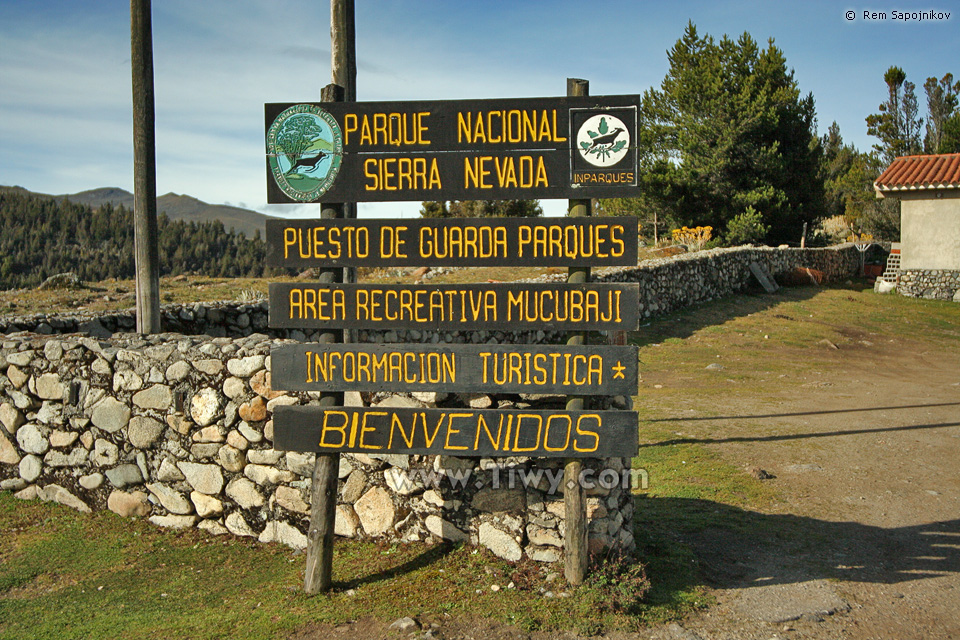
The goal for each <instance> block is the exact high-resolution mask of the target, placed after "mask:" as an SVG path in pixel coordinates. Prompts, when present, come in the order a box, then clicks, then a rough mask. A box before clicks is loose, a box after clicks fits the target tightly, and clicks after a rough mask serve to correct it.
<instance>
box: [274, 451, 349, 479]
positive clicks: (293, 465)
mask: <svg viewBox="0 0 960 640" xmlns="http://www.w3.org/2000/svg"><path fill="white" fill-rule="evenodd" d="M315 460H316V455H315V454H313V453H298V452H296V451H287V469H289V470H290V471H292V472H294V473H295V474H297V475H298V476H303V477H305V478H310V477H313V465H314V461H315ZM340 466H341V467H342V466H343V459H342V458H341V459H340Z"/></svg>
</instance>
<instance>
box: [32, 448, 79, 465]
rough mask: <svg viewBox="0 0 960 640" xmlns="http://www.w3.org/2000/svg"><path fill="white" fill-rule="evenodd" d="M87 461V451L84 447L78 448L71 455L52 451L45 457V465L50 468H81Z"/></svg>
mask: <svg viewBox="0 0 960 640" xmlns="http://www.w3.org/2000/svg"><path fill="white" fill-rule="evenodd" d="M86 461H87V450H86V449H84V448H83V447H77V448H76V449H74V450H73V451H71V452H70V453H69V454H66V453H63V452H62V451H58V450H56V449H51V450H50V451H48V452H47V455H45V456H43V463H44V464H45V465H47V466H48V467H53V468H62V467H80V466H83V464H84V463H85V462H86Z"/></svg>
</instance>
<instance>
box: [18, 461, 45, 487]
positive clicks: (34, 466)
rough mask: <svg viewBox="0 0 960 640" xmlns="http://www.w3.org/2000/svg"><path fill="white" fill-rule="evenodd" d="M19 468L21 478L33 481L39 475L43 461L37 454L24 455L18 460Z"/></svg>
mask: <svg viewBox="0 0 960 640" xmlns="http://www.w3.org/2000/svg"><path fill="white" fill-rule="evenodd" d="M19 470H20V477H21V478H23V479H24V480H26V481H27V482H33V481H34V480H36V479H37V478H39V477H40V472H41V471H42V470H43V461H42V460H40V458H38V457H37V456H33V455H30V456H24V457H23V459H22V460H21V461H20V466H19Z"/></svg>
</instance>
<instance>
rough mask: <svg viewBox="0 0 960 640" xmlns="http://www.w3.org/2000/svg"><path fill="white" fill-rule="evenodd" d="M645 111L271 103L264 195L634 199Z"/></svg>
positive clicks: (552, 103) (282, 199)
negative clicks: (639, 117) (639, 130)
mask: <svg viewBox="0 0 960 640" xmlns="http://www.w3.org/2000/svg"><path fill="white" fill-rule="evenodd" d="M639 104H640V98H639V96H596V97H588V98H570V97H566V98H522V99H504V100H456V101H423V102H347V103H338V102H328V103H301V104H290V103H286V104H267V105H265V109H264V111H265V114H264V115H265V126H266V167H267V199H268V202H270V203H286V202H317V201H319V200H321V199H322V200H325V201H327V202H383V201H403V200H407V201H423V200H502V199H545V198H616V197H629V196H630V195H632V194H633V193H635V188H636V186H637V112H638V108H639Z"/></svg>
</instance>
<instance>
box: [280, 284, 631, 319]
mask: <svg viewBox="0 0 960 640" xmlns="http://www.w3.org/2000/svg"><path fill="white" fill-rule="evenodd" d="M639 296H640V285H638V284H601V283H595V284H566V283H553V284H547V283H516V282H514V283H492V284H434V285H428V284H424V285H407V284H395V285H390V284H383V285H375V284H315V283H306V282H305V283H271V284H270V326H271V327H274V328H282V329H315V328H318V327H324V328H328V329H342V328H364V329H370V328H374V329H419V330H435V331H437V330H444V331H474V330H494V331H499V330H512V331H517V330H519V331H523V330H534V331H536V330H543V329H549V330H554V331H575V330H596V331H599V330H622V331H633V330H635V329H636V328H637V326H638V325H639V316H640V314H639V309H638V306H637V305H638V301H639Z"/></svg>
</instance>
